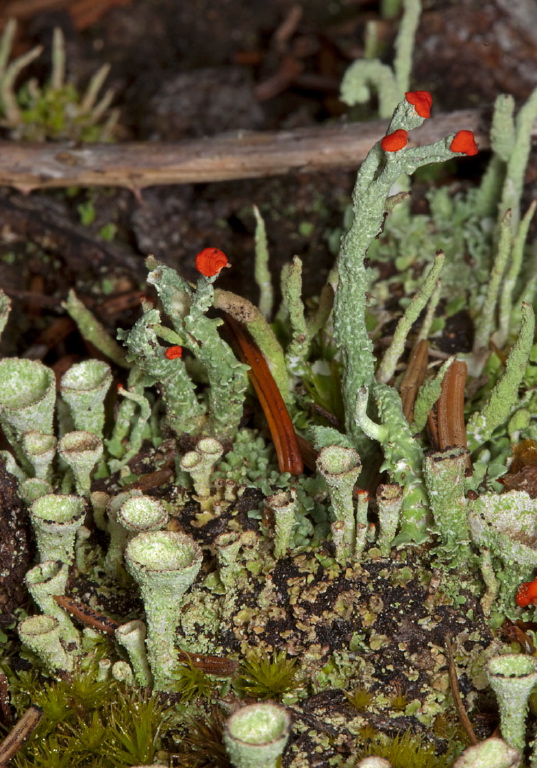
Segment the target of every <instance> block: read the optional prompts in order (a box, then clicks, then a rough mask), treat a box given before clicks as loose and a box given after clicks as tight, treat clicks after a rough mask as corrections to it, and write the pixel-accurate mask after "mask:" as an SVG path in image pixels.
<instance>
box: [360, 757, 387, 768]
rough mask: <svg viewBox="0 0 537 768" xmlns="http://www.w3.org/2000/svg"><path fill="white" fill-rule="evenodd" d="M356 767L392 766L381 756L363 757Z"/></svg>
mask: <svg viewBox="0 0 537 768" xmlns="http://www.w3.org/2000/svg"><path fill="white" fill-rule="evenodd" d="M356 768H392V764H391V763H390V762H388V760H385V759H384V758H383V757H364V759H363V760H360V762H359V763H358V765H357V766H356Z"/></svg>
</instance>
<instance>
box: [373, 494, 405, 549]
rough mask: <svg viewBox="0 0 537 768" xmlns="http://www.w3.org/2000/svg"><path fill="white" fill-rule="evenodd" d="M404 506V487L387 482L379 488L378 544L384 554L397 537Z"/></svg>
mask: <svg viewBox="0 0 537 768" xmlns="http://www.w3.org/2000/svg"><path fill="white" fill-rule="evenodd" d="M402 506H403V489H402V487H401V486H400V485H399V484H398V483H385V484H384V485H379V486H378V488H377V510H378V518H379V535H378V538H377V546H378V548H379V549H380V551H381V554H382V555H388V554H389V553H390V548H391V543H392V541H393V540H394V539H395V534H396V531H397V526H398V525H399V518H400V516H401V507H402Z"/></svg>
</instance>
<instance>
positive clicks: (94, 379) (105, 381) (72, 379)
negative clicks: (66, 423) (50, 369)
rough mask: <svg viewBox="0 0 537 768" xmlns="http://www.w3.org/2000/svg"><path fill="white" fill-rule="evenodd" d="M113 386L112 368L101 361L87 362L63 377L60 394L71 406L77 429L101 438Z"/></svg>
mask: <svg viewBox="0 0 537 768" xmlns="http://www.w3.org/2000/svg"><path fill="white" fill-rule="evenodd" d="M111 383H112V371H111V370H110V366H109V365H107V364H106V363H103V362H102V361H101V360H84V361H82V362H81V363H76V364H75V365H72V366H71V368H69V370H68V371H67V372H66V373H64V375H63V376H62V379H61V383H60V392H61V396H62V399H63V400H65V402H66V403H67V405H68V406H69V410H70V412H71V418H72V419H73V424H74V425H75V429H77V430H83V431H87V432H93V434H94V435H97V436H98V437H102V434H103V426H104V399H105V397H106V394H107V392H108V390H109V389H110V384H111Z"/></svg>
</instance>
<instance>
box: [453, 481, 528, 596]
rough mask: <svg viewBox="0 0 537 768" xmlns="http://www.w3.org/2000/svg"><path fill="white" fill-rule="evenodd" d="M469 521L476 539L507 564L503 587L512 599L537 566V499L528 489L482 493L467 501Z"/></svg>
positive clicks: (475, 541) (472, 534)
mask: <svg viewBox="0 0 537 768" xmlns="http://www.w3.org/2000/svg"><path fill="white" fill-rule="evenodd" d="M468 523H469V526H470V534H471V537H472V540H473V542H474V543H475V544H477V546H478V547H480V548H484V547H486V548H487V549H488V550H489V551H490V552H491V554H493V555H494V556H495V557H497V558H498V560H500V562H501V563H502V565H503V566H504V568H503V574H502V580H501V583H500V590H501V591H503V593H504V594H505V596H506V599H509V600H511V601H512V600H513V599H514V591H515V589H516V588H517V587H518V586H519V585H520V584H521V583H523V582H525V581H528V580H531V579H532V578H533V572H534V569H535V568H537V500H536V499H532V498H531V496H529V494H527V493H526V492H525V491H509V492H508V493H502V494H500V495H494V494H488V493H487V494H482V495H481V496H479V498H478V499H476V500H475V501H472V502H470V504H469V505H468Z"/></svg>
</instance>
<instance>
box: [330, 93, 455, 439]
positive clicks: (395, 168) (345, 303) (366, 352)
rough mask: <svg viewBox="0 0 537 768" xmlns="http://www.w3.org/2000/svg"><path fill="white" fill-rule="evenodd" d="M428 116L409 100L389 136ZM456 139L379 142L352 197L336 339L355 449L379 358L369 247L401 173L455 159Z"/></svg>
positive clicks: (341, 256) (398, 112)
mask: <svg viewBox="0 0 537 768" xmlns="http://www.w3.org/2000/svg"><path fill="white" fill-rule="evenodd" d="M423 120H424V118H422V117H420V116H419V115H418V113H417V112H416V110H415V108H414V107H413V106H412V105H411V104H409V103H408V102H407V101H406V100H405V101H402V102H401V103H400V104H399V105H398V106H397V108H396V110H395V112H394V115H393V118H392V120H391V123H390V125H389V128H388V133H393V132H394V131H396V130H398V129H403V130H405V131H409V130H411V129H413V128H417V127H419V126H420V125H421V124H422V123H423ZM452 140H453V136H448V137H446V138H445V139H441V140H440V141H436V142H434V143H433V144H428V145H425V146H423V147H416V148H411V149H407V148H404V149H401V150H399V151H397V152H385V151H384V150H383V149H382V147H381V143H380V142H377V143H376V144H375V146H374V147H373V148H372V149H371V151H370V152H369V154H368V156H367V158H366V159H365V161H364V162H363V164H362V167H361V168H360V171H359V172H358V177H357V179H356V185H355V187H354V192H353V196H352V200H353V220H352V224H351V226H350V228H349V230H348V231H347V232H346V233H345V234H344V236H343V237H342V240H341V247H340V252H339V256H338V262H337V269H338V275H339V280H338V286H337V290H336V296H335V302H334V337H335V340H336V343H337V345H338V346H339V348H340V350H341V355H342V359H343V377H342V388H343V400H344V404H345V421H346V428H347V433H348V434H349V435H351V436H352V437H353V438H354V441H355V443H356V448H357V449H358V451H360V448H362V450H363V448H364V438H363V432H362V429H361V427H360V426H359V425H358V424H357V423H356V421H355V419H354V409H355V405H356V393H357V392H358V390H359V389H360V388H361V387H364V386H365V387H369V386H371V384H372V382H373V376H374V368H375V357H374V355H373V344H372V342H371V340H370V338H369V335H368V330H367V326H366V321H365V317H366V309H367V291H368V289H369V286H370V281H371V270H370V268H369V267H368V266H366V263H365V257H366V255H367V250H368V248H369V246H370V244H371V243H372V242H373V241H374V239H375V238H376V237H377V235H378V234H379V232H381V230H382V226H383V221H384V214H385V211H386V202H387V199H388V196H389V194H390V189H391V188H392V186H393V185H394V184H395V182H396V181H397V179H398V178H399V176H401V174H404V173H406V174H412V173H413V172H414V171H415V170H416V169H417V168H421V167H422V166H424V165H429V164H430V163H440V162H444V161H446V160H449V159H451V158H453V157H456V156H457V153H455V152H452V151H451V149H450V148H449V147H450V144H451V141H452Z"/></svg>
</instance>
